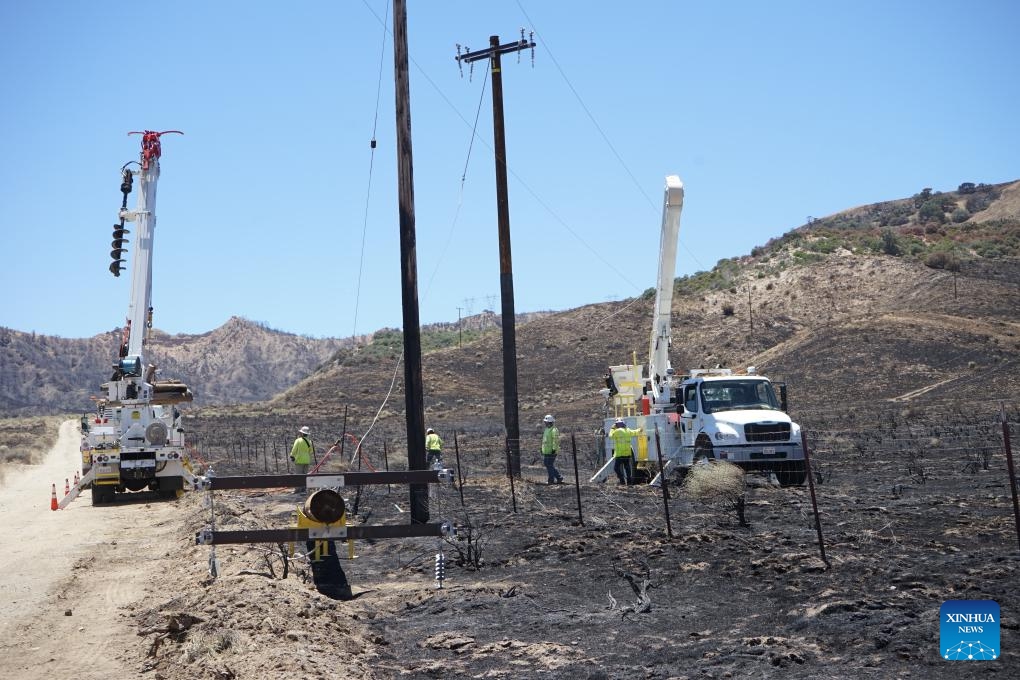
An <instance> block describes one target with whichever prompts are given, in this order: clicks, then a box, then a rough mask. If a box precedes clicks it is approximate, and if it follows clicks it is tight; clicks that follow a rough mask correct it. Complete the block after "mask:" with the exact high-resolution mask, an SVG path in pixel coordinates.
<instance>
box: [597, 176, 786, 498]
mask: <svg viewBox="0 0 1020 680" xmlns="http://www.w3.org/2000/svg"><path fill="white" fill-rule="evenodd" d="M683 200H684V186H683V182H681V181H680V178H679V177H677V176H676V175H670V176H668V177H666V189H665V196H664V199H663V208H662V227H661V234H660V239H659V269H658V277H657V280H656V291H655V306H654V307H653V309H652V330H651V337H650V340H649V347H648V363H647V364H646V365H639V364H638V363H637V356H636V353H635V356H634V358H633V363H630V364H620V365H616V366H610V367H609V374H608V375H606V376H605V381H606V386H605V387H604V388H603V389H601V390H600V394H601V395H602V397H603V399H604V411H605V422H604V426H603V429H602V431H601V435H602V437H603V443H604V446H605V452H606V463H605V465H604V466H603V467H602V468H601V469H600V470H599V471H598V472H597V473H596V474H595V476H594V477H592V481H593V482H597V481H603V480H605V479H606V477H608V476H609V474H611V468H612V466H613V450H612V440H611V439H610V438H609V437H608V432H609V431H610V430H611V429H612V427H613V425H614V423H616V422H619V421H621V420H622V421H623V423H624V424H625V425H626V426H627V427H628V428H631V429H637V428H640V429H641V430H642V432H641V434H638V435H635V436H634V437H632V440H631V450H632V452H633V461H634V465H635V467H636V475H635V478H636V479H644V480H648V479H651V478H652V477H653V476H654V475H655V473H658V472H661V471H660V470H659V469H658V468H659V465H658V457H659V456H658V453H659V452H658V451H656V449H655V447H656V435H658V446H659V449H660V451H661V456H662V460H663V468H666V469H667V470H668V469H675V470H677V471H679V473H680V474H683V473H684V472H686V470H687V469H689V468H690V467H691V466H692V465H693V464H695V463H696V462H698V461H700V460H727V461H729V462H731V463H734V464H736V465H739V466H740V467H742V468H744V469H746V470H766V471H770V472H774V473H775V474H776V477H777V479H778V480H779V483H780V484H782V485H784V486H786V485H791V484H801V483H803V482H804V479H805V477H806V472H805V470H806V468H805V464H804V452H803V450H802V448H801V444H800V427H799V426H798V425H797V424H796V423H794V422H793V420H792V419H791V418H790V416H789V415H787V413H786V408H787V406H786V389H785V386H781V389H780V394H779V396H778V397H777V395H776V391H775V389H774V386H773V384H772V382H771V381H770V380H769V379H768V378H766V377H765V376H763V375H758V374H757V371H756V370H755V368H754V367H753V366H752V367H750V368H748V369H747V371H745V372H743V373H739V374H738V373H735V372H734V371H732V370H730V369H726V368H718V369H691V370H690V371H689V372H688V373H687V374H686V375H683V376H678V375H676V372H675V371H674V369H673V367H672V365H671V364H670V359H669V349H670V344H671V334H672V323H671V314H672V306H673V282H674V275H675V271H676V248H677V239H678V235H679V233H680V212H681V210H682V209H683ZM681 330H682V329H681Z"/></svg>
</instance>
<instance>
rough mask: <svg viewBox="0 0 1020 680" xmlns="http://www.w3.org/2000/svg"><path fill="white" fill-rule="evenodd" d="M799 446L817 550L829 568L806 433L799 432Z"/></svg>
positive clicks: (802, 430)
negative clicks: (801, 452) (812, 516)
mask: <svg viewBox="0 0 1020 680" xmlns="http://www.w3.org/2000/svg"><path fill="white" fill-rule="evenodd" d="M800 444H801V446H802V447H804V467H806V468H807V481H808V488H809V489H811V509H812V510H813V511H814V513H815V530H816V531H817V532H818V550H819V552H821V554H822V562H825V566H827V567H831V566H832V565H831V564H829V558H827V557H826V556H825V540H824V539H823V538H822V519H821V517H819V516H818V503H817V501H815V476H814V474H813V473H812V472H811V455H810V454H809V453H808V445H807V432H805V431H804V429H803V428H801V430H800Z"/></svg>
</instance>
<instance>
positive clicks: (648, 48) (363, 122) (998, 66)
mask: <svg viewBox="0 0 1020 680" xmlns="http://www.w3.org/2000/svg"><path fill="white" fill-rule="evenodd" d="M408 5H409V6H408V32H409V41H410V55H411V59H412V64H411V72H410V82H411V116H412V131H413V144H414V147H413V149H414V178H415V206H416V216H417V217H416V222H417V239H418V250H417V256H418V272H419V286H418V287H419V297H420V305H421V312H420V316H421V321H422V322H423V323H429V322H434V321H451V320H456V318H457V314H458V307H459V308H461V309H460V312H461V313H462V314H465V315H466V314H468V313H472V312H473V313H478V312H480V311H482V310H483V309H485V308H490V309H493V310H495V311H499V304H500V302H499V294H500V289H499V251H498V239H497V228H496V207H495V179H494V167H493V165H494V164H493V155H492V147H491V140H492V119H491V99H490V90H489V89H488V82H487V77H486V66H485V63H484V62H479V63H477V64H476V65H475V68H474V73H473V77H471V78H470V79H469V77H468V75H469V74H468V71H467V68H466V67H465V71H464V75H463V77H462V76H461V74H460V72H459V70H458V68H457V64H456V61H455V60H454V56H455V54H456V48H455V45H456V44H457V43H460V44H462V45H466V46H469V47H471V48H472V49H478V48H482V47H484V46H486V45H487V43H488V37H489V36H490V35H493V34H498V35H499V36H500V37H501V39H502V41H503V42H508V41H510V40H514V39H516V38H517V37H518V36H519V29H520V27H522V26H523V27H525V28H526V29H528V30H534V31H535V40H536V42H537V43H538V48H537V49H536V51H535V62H534V68H532V65H531V55H530V54H524V55H522V58H521V60H520V63H519V64H518V63H517V60H516V59H515V58H514V57H513V56H507V57H504V71H503V84H504V95H505V101H506V105H505V109H506V129H507V156H508V162H509V167H510V183H509V195H510V220H511V235H512V243H513V246H512V247H513V265H514V289H515V299H516V309H517V311H518V312H523V311H536V310H548V309H554V310H557V309H568V308H572V307H577V306H581V305H584V304H588V303H594V302H604V301H606V300H610V299H623V298H627V297H631V296H634V295H636V294H639V293H640V292H642V291H643V290H645V289H647V288H649V287H651V286H652V285H654V281H655V275H656V263H657V248H658V238H659V235H658V228H659V221H660V212H661V208H660V201H661V194H662V187H663V178H664V176H665V175H667V174H679V175H680V176H681V177H682V178H683V180H684V183H685V185H686V202H685V209H684V215H683V218H682V224H681V233H680V248H679V252H678V257H677V275H678V276H679V275H684V274H691V273H694V272H697V271H701V270H705V269H710V268H711V267H712V266H714V264H715V263H716V262H717V261H718V260H720V259H722V258H726V257H733V256H738V255H744V254H747V253H749V252H750V250H751V248H753V247H754V246H756V245H760V244H764V243H765V242H767V241H768V240H769V239H770V238H773V237H776V236H779V235H781V234H783V233H785V232H786V231H789V230H790V229H792V228H795V227H797V226H799V225H801V224H803V223H804V222H805V220H806V218H807V216H809V215H812V216H815V217H821V216H824V215H828V214H831V213H833V212H837V211H840V210H843V209H846V208H850V207H853V206H856V205H860V204H864V203H871V202H875V201H882V200H888V199H895V198H902V197H905V196H909V195H911V194H913V193H916V192H917V191H919V190H920V189H921V188H923V187H933V188H935V189H937V190H952V189H955V188H956V186H957V185H958V184H959V183H960V182H964V181H973V182H989V183H996V182H1005V181H1011V180H1015V179H1018V178H1020V130H1018V126H1017V124H1016V119H1017V113H1018V111H1020V97H1018V90H1020V75H1018V74H1020V42H1018V41H1017V39H1016V28H1017V26H1020V4H1018V3H1015V2H1009V1H1006V0H1003V1H1002V2H955V1H952V2H951V1H943V2H938V1H935V2H880V1H874V2H873V1H866V2H855V3H819V2H792V1H783V0H778V1H775V2H768V3H766V2H730V3H705V2H699V3H695V2H651V1H647V2H646V1H641V0H637V1H635V2H631V3H608V2H606V3H602V2H590V1H589V2H580V1H573V0H565V1H562V2H537V1H536V0H519V1H518V0H508V1H504V2H495V1H487V2H477V0H476V1H474V2H453V1H449V2H425V1H422V0H409V2H408ZM388 13H389V14H388ZM391 13H392V8H389V9H388V5H387V3H386V2H385V1H380V0H347V1H346V2H339V1H333V2H325V1H311V0H309V1H304V2H297V1H296V2H290V3H280V2H260V1H248V2H239V1H217V2H199V1H197V0H181V1H178V2H173V3H147V2H135V3H98V2H71V1H57V0H38V1H35V2H16V1H14V0H8V1H6V2H3V3H0V38H2V39H0V67H2V68H0V92H2V97H3V102H4V103H3V105H2V106H0V186H2V187H3V200H2V201H0V228H2V230H3V234H4V241H5V245H6V247H5V249H4V250H5V252H6V258H5V266H4V267H3V268H0V284H2V286H3V289H4V290H5V291H6V295H4V296H3V297H2V299H0V325H3V326H7V327H11V328H14V329H17V330H22V331H35V332H38V333H44V334H51V335H60V336H64V337H87V336H91V335H94V334H96V333H99V332H102V331H105V330H109V329H112V328H114V327H117V326H119V325H121V324H122V323H123V320H124V316H125V314H126V312H127V304H128V295H129V290H128V286H129V283H130V276H121V277H120V278H114V277H113V276H111V275H110V273H109V271H108V270H107V266H108V263H109V245H110V243H109V242H110V232H111V226H112V225H113V223H114V222H115V217H116V212H117V208H118V207H119V205H120V193H119V174H118V171H119V168H120V167H121V166H122V165H123V164H124V163H125V162H127V161H130V160H134V159H136V158H137V154H138V144H139V142H138V138H136V137H128V136H127V135H126V132H128V131H129V130H141V129H155V130H163V129H179V130H183V131H184V132H185V136H183V137H176V136H174V137H167V138H165V141H164V145H163V148H164V156H163V162H162V178H161V180H160V184H159V196H158V204H157V216H158V225H157V228H156V232H155V258H154V280H153V298H154V307H155V325H156V326H157V327H159V328H161V329H163V330H166V331H168V332H171V333H182V332H184V333H201V332H206V331H209V330H212V329H213V328H215V327H217V326H219V325H220V324H222V323H223V322H225V321H226V320H227V319H228V318H229V317H231V316H233V315H239V316H245V317H247V318H250V319H253V320H255V321H260V322H264V323H267V324H268V325H270V326H272V327H274V328H278V329H281V330H285V331H290V332H295V333H301V334H307V335H311V336H316V337H344V336H350V335H352V334H354V333H365V332H370V331H372V330H376V329H378V328H381V327H387V326H388V327H397V326H399V325H400V324H401V302H400V257H399V255H400V254H399V231H398V215H397V197H396V196H397V195H396V151H395V144H394V139H395V123H394V113H393V109H394V93H393V66H392V61H393V57H392V55H393V44H392V36H390V35H387V36H386V38H385V44H384V43H383V38H384V30H383V25H382V23H380V20H381V19H382V18H383V17H386V21H387V24H388V26H389V27H390V28H392V15H391ZM380 64H381V65H382V69H381V71H380ZM483 85H484V86H485V90H484V92H483V89H482V88H483ZM377 93H378V95H379V96H378V102H379V103H378V114H377V113H376V102H377ZM479 106H480V109H479ZM479 110H480V116H479V118H478V125H477V131H476V134H477V136H476V137H475V141H474V144H473V146H472V145H471V139H472V130H473V123H474V120H475V114H476V111H479ZM373 130H375V137H376V139H377V140H378V146H377V149H376V151H375V155H374V157H372V155H371V152H370V148H369V141H370V140H371V139H372V136H373ZM469 146H471V154H470V157H469V155H468V149H469ZM370 163H371V175H370ZM465 167H466V169H467V172H466V174H465ZM462 175H463V176H464V181H463V183H462ZM370 177H371V187H369V184H370V182H369V178H370ZM136 195H137V194H132V197H131V200H132V205H133V201H134V199H135V197H136ZM362 253H363V255H362ZM128 266H129V267H130V266H131V262H130V258H129V263H128Z"/></svg>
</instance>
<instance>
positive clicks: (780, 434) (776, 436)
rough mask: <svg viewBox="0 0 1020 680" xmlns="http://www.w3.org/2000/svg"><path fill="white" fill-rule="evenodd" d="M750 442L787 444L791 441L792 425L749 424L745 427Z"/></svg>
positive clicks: (745, 433)
mask: <svg viewBox="0 0 1020 680" xmlns="http://www.w3.org/2000/svg"><path fill="white" fill-rule="evenodd" d="M744 437H745V438H746V439H747V441H749V442H785V441H789V440H790V423H749V424H747V425H744Z"/></svg>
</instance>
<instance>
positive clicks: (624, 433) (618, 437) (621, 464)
mask: <svg viewBox="0 0 1020 680" xmlns="http://www.w3.org/2000/svg"><path fill="white" fill-rule="evenodd" d="M641 432H642V430H641V428H640V427H639V428H636V429H631V428H629V427H627V421H625V420H624V419H623V418H620V419H618V420H617V421H616V423H614V424H613V429H612V430H610V431H609V438H610V439H612V440H613V459H614V460H613V471H614V472H616V478H617V479H618V480H619V482H618V484H619V485H620V486H624V485H627V484H633V483H634V468H633V467H631V466H632V464H633V460H634V449H633V448H631V444H630V442H631V439H632V438H633V437H634V436H635V435H639V434H641Z"/></svg>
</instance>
